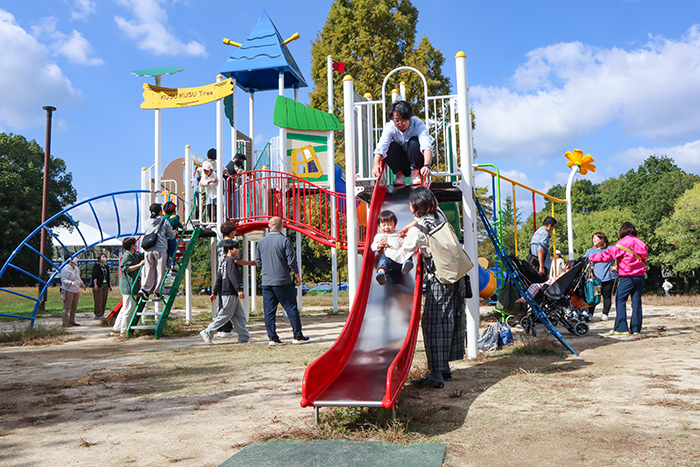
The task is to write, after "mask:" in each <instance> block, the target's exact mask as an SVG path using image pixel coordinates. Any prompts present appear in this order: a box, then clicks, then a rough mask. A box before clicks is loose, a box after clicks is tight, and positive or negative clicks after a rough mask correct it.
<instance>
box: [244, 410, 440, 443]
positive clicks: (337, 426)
mask: <svg viewBox="0 0 700 467" xmlns="http://www.w3.org/2000/svg"><path fill="white" fill-rule="evenodd" d="M400 418H401V419H406V417H404V416H403V414H402V416H401V417H398V416H397V418H396V419H393V418H392V414H391V410H388V409H383V408H369V409H368V408H366V407H328V408H325V407H324V408H323V409H322V410H321V415H320V420H319V426H312V425H306V426H298V425H288V424H286V423H282V422H279V421H277V420H276V419H272V420H271V422H270V426H269V427H268V428H267V429H265V430H262V431H260V432H258V433H257V434H256V435H255V437H254V439H253V440H252V442H259V441H267V440H270V439H293V440H297V441H313V440H344V441H380V442H384V443H392V444H403V445H405V444H411V443H416V442H421V441H425V440H426V439H427V438H426V437H425V436H424V435H421V434H419V433H415V432H412V431H411V430H410V429H409V425H410V423H411V422H410V419H408V420H407V421H402V420H401V419H400Z"/></svg>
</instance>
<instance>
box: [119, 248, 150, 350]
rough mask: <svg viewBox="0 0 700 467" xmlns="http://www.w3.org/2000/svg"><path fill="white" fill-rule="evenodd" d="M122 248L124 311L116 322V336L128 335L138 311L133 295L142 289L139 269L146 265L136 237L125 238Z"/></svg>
mask: <svg viewBox="0 0 700 467" xmlns="http://www.w3.org/2000/svg"><path fill="white" fill-rule="evenodd" d="M122 247H124V256H122V259H121V262H120V263H119V291H120V292H121V294H122V309H121V310H119V314H118V315H117V319H116V320H114V326H113V327H112V332H111V334H112V335H114V336H116V335H121V336H123V335H125V334H126V327H127V326H128V325H129V321H131V316H132V314H133V313H134V310H135V309H136V301H135V300H134V297H133V296H132V293H134V294H135V293H136V292H138V290H139V288H140V287H141V278H140V277H139V269H140V268H141V266H143V265H144V264H145V261H144V259H143V253H137V252H136V251H137V249H136V239H135V238H134V237H127V238H125V239H124V241H123V242H122Z"/></svg>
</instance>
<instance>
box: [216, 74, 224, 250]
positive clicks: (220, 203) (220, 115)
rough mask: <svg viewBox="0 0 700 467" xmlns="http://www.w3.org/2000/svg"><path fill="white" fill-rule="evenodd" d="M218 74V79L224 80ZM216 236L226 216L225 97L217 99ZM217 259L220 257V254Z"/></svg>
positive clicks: (218, 236)
mask: <svg viewBox="0 0 700 467" xmlns="http://www.w3.org/2000/svg"><path fill="white" fill-rule="evenodd" d="M223 79H224V77H223V76H221V75H218V76H217V77H216V81H217V82H220V81H223ZM216 176H217V177H218V179H219V183H217V184H216V238H218V239H219V240H221V238H222V237H221V224H222V219H223V218H224V99H223V98H222V99H219V100H217V101H216ZM216 256H217V259H218V255H216Z"/></svg>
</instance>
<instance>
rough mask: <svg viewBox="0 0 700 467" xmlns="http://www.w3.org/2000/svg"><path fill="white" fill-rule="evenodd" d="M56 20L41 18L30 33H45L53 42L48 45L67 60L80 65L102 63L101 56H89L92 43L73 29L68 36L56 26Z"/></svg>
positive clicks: (37, 35) (35, 34)
mask: <svg viewBox="0 0 700 467" xmlns="http://www.w3.org/2000/svg"><path fill="white" fill-rule="evenodd" d="M57 23H58V20H57V19H56V18H54V17H53V16H49V17H47V18H42V19H41V20H39V21H38V22H37V23H36V24H34V25H33V26H32V34H33V35H34V37H35V38H37V39H38V38H39V37H40V36H42V35H46V36H48V37H49V38H51V39H53V40H54V41H55V42H54V43H53V44H51V45H50V46H49V47H50V49H51V50H52V51H53V52H54V53H55V54H56V55H63V56H64V57H66V58H67V59H68V60H69V61H71V62H73V63H78V64H80V65H91V66H94V65H103V64H104V60H102V59H101V58H90V57H88V55H92V54H93V52H94V50H93V48H92V44H90V42H88V40H87V39H85V38H84V37H83V35H82V34H80V32H78V31H76V30H73V32H72V33H71V35H70V36H68V35H67V34H64V33H62V32H61V31H59V30H58V29H57V28H56V25H57Z"/></svg>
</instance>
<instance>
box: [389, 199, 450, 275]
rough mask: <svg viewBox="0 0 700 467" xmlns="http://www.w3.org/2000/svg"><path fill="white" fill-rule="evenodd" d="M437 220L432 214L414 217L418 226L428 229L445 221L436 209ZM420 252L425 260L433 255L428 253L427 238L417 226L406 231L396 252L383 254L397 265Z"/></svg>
mask: <svg viewBox="0 0 700 467" xmlns="http://www.w3.org/2000/svg"><path fill="white" fill-rule="evenodd" d="M436 217H437V220H436V219H435V217H434V216H433V215H432V214H429V215H427V216H423V217H416V218H415V219H416V221H418V224H420V225H422V226H425V227H430V225H429V224H432V225H434V224H438V223H440V222H443V221H446V220H447V218H446V217H445V214H443V212H442V211H441V210H440V209H438V210H437V216H436ZM417 250H420V252H421V254H422V255H423V256H425V257H427V258H432V256H433V254H432V253H431V252H430V246H429V244H428V236H427V235H426V234H424V233H423V231H422V230H420V229H419V228H418V227H417V226H413V227H411V228H410V229H409V230H408V233H407V234H406V238H404V240H403V245H401V248H399V249H398V250H387V251H386V252H384V254H385V255H386V256H387V257H388V258H390V259H392V260H394V261H396V262H397V263H404V262H405V261H406V260H408V259H411V257H412V256H413V254H414V253H415V252H416V251H417Z"/></svg>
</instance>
